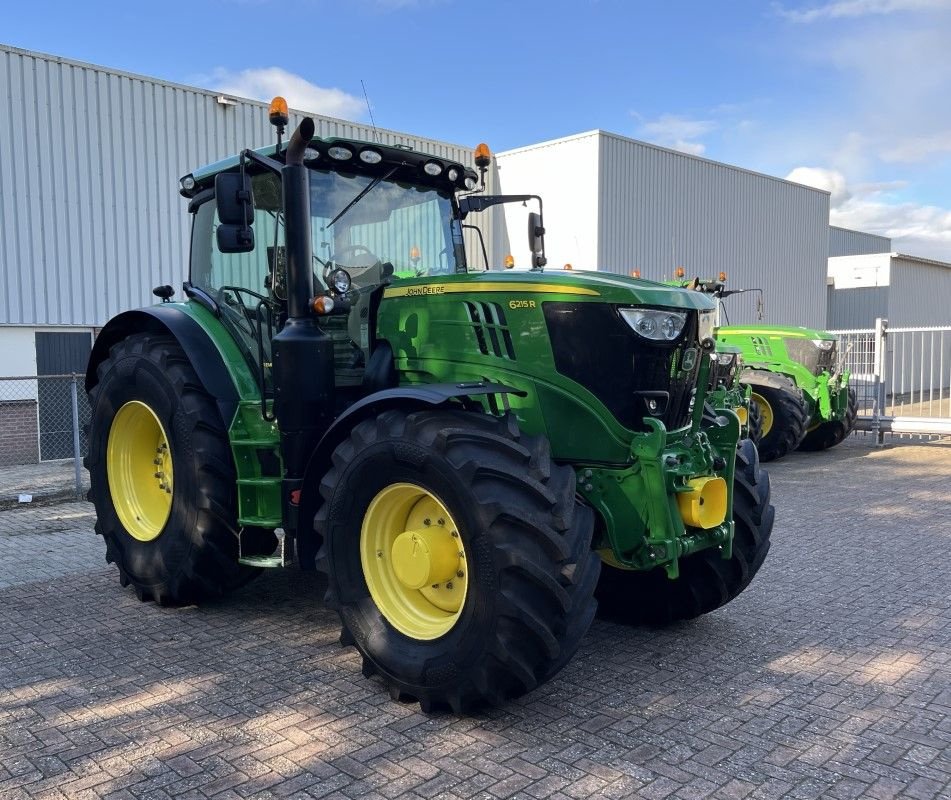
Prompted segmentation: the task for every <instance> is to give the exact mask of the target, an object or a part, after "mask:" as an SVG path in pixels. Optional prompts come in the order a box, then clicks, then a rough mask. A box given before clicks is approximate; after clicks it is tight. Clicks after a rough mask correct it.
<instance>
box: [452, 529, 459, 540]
mask: <svg viewBox="0 0 951 800" xmlns="http://www.w3.org/2000/svg"><path fill="white" fill-rule="evenodd" d="M452 538H453V539H458V538H459V532H458V531H453V532H452Z"/></svg>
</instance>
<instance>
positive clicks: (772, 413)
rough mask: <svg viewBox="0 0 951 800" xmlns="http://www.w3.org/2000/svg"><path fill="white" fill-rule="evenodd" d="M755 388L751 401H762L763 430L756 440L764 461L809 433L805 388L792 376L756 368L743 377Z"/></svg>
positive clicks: (785, 450)
mask: <svg viewBox="0 0 951 800" xmlns="http://www.w3.org/2000/svg"><path fill="white" fill-rule="evenodd" d="M743 383H744V384H748V385H749V386H750V387H751V388H752V390H753V392H752V394H751V396H750V403H751V404H753V403H756V404H758V405H759V411H760V416H761V434H760V439H759V441H758V442H757V445H756V446H757V448H758V449H759V456H760V459H761V460H762V461H775V460H776V459H778V458H782V457H783V456H785V455H786V454H787V453H789V452H791V451H792V450H795V449H796V448H797V447H798V446H799V443H800V442H801V441H802V439H803V437H804V436H805V435H806V425H807V423H808V421H809V416H808V414H807V413H806V406H805V403H804V402H803V400H802V392H800V391H799V389H798V388H797V387H796V384H795V383H793V382H792V381H791V380H790V379H789V378H787V377H785V376H784V375H778V374H775V373H772V372H765V371H762V370H755V371H752V372H749V373H747V374H746V375H744V377H743Z"/></svg>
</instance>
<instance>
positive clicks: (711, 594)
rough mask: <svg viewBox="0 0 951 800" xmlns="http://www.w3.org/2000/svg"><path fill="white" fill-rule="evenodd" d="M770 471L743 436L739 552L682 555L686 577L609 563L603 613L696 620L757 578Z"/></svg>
mask: <svg viewBox="0 0 951 800" xmlns="http://www.w3.org/2000/svg"><path fill="white" fill-rule="evenodd" d="M769 497H770V488H769V475H768V474H767V472H766V470H764V469H761V468H760V466H759V457H758V455H757V452H756V445H754V444H753V443H752V442H751V441H750V440H749V439H742V440H740V442H739V444H738V445H737V450H736V472H735V475H734V479H733V521H734V528H735V531H734V536H733V554H732V557H731V558H729V559H723V558H721V557H720V552H719V551H718V550H702V551H701V552H699V553H694V554H693V555H690V556H687V557H686V558H682V559H681V560H680V577H679V578H677V579H676V580H671V579H670V578H668V577H667V573H666V572H665V571H664V569H663V568H661V567H657V568H655V569H652V570H650V571H648V572H643V571H638V570H626V569H619V568H617V567H613V566H611V565H609V564H604V565H603V566H602V569H601V580H600V581H599V582H598V589H597V592H596V596H597V599H598V603H599V609H600V614H601V616H603V617H605V618H606V619H611V620H614V621H616V622H621V623H624V624H628V625H648V626H653V627H659V626H663V625H669V624H671V623H674V622H678V621H680V620H687V619H693V618H694V617H698V616H700V615H701V614H707V613H709V612H710V611H713V610H714V609H717V608H720V606H723V605H725V604H726V603H729V602H730V601H731V600H733V598H735V597H736V596H737V595H739V594H740V593H741V592H742V591H743V590H744V589H746V587H747V586H749V585H750V581H752V580H753V578H754V576H755V575H756V573H757V571H758V570H759V568H760V567H761V566H762V564H763V560H764V559H765V558H766V553H767V552H768V551H769V543H770V534H771V533H772V530H773V519H774V516H775V511H774V509H773V506H772V505H770V502H769Z"/></svg>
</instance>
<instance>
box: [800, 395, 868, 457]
mask: <svg viewBox="0 0 951 800" xmlns="http://www.w3.org/2000/svg"><path fill="white" fill-rule="evenodd" d="M858 411H859V403H858V398H856V396H855V389H853V388H852V387H851V386H850V387H849V404H848V407H847V408H846V410H845V416H844V417H842V419H833V420H829V421H828V422H822V423H820V424H819V425H817V426H816V427H815V428H813V429H812V430H811V431H809V432H808V433H807V434H806V436H805V438H804V439H803V440H802V442H800V444H799V449H800V450H807V451H811V452H815V451H817V450H828V449H829V448H830V447H835V446H836V445H837V444H841V443H842V442H843V441H844V440H845V438H846V437H847V436H848V435H849V434H850V433H852V430H853V428H855V418H856V417H857V416H858Z"/></svg>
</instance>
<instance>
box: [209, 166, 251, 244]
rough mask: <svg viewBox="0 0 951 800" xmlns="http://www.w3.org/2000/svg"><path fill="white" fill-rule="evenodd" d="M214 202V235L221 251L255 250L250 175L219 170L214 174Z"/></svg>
mask: <svg viewBox="0 0 951 800" xmlns="http://www.w3.org/2000/svg"><path fill="white" fill-rule="evenodd" d="M215 201H216V202H217V204H218V219H219V221H220V222H221V224H220V225H219V226H218V230H217V232H216V234H215V235H216V237H217V239H218V249H219V250H220V251H221V252H222V253H249V252H251V251H252V250H254V231H253V230H251V224H252V223H253V222H254V203H253V197H252V194H251V177H250V176H249V175H247V174H246V173H245V174H242V173H240V172H222V173H220V174H219V175H216V176H215Z"/></svg>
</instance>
